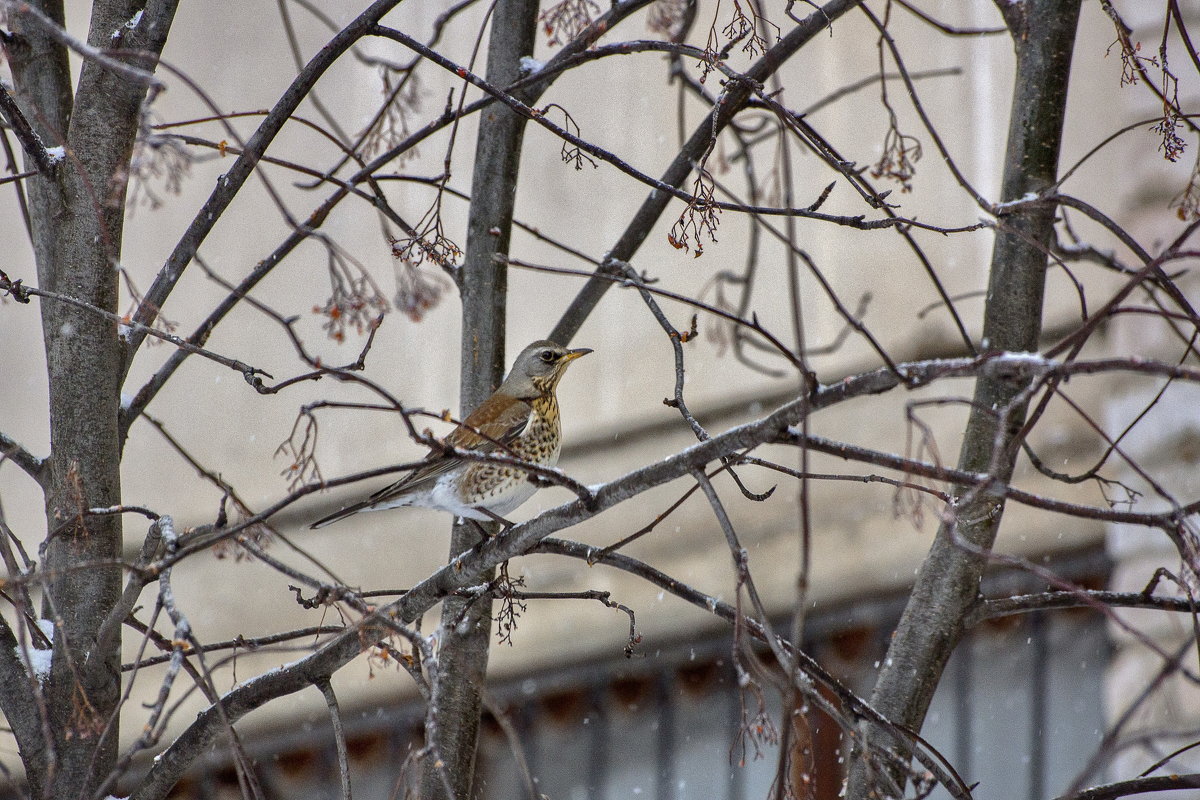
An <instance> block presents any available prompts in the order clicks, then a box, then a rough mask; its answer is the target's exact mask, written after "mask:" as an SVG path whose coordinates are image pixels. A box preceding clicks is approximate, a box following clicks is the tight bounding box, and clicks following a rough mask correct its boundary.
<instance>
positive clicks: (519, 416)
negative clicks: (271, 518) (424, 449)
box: [311, 395, 533, 528]
mask: <svg viewBox="0 0 1200 800" xmlns="http://www.w3.org/2000/svg"><path fill="white" fill-rule="evenodd" d="M532 412H533V406H531V405H530V404H529V403H527V402H525V401H524V400H518V399H516V398H514V397H510V396H507V395H492V396H491V397H489V398H488V399H487V400H485V401H484V402H483V405H481V406H480V407H479V408H477V409H475V411H473V412H472V413H471V415H470V416H469V417H467V419H466V420H465V422H464V424H463V425H460V426H459V427H457V428H455V429H454V431H452V432H451V433H450V435H449V436H447V437H446V444H448V445H450V446H451V447H456V448H459V449H462V450H476V451H479V452H483V453H487V452H491V451H493V450H497V449H499V447H498V446H497V443H499V445H501V446H507V445H508V444H509V443H511V442H512V441H513V440H514V439H516V438H517V437H518V436H520V435H521V432H522V431H524V430H525V428H526V426H528V425H529V419H530V416H531V415H532ZM476 431H478V433H477V432H476ZM480 434H482V435H480ZM437 455H438V450H437V449H436V448H434V449H433V450H430V451H429V454H428V456H426V458H433V459H435V460H433V461H430V463H428V464H426V465H425V466H422V467H418V468H417V469H415V470H413V471H412V472H410V473H409V474H407V475H405V476H404V477H403V478H401V479H400V480H398V481H396V482H395V483H390V484H388V485H387V486H385V487H383V488H382V489H380V490H379V491H378V492H375V494H373V495H371V496H370V497H368V498H367V499H366V500H360V501H359V502H357V503H354V504H352V505H349V506H346V507H345V508H343V509H341V510H340V511H337V512H335V513H333V514H330V515H329V516H327V517H324V518H323V519H319V520H317V521H316V522H314V523H313V524H312V526H311V527H313V528H320V527H324V526H325V525H328V524H330V523H331V522H337V521H338V520H340V519H345V518H346V517H348V516H350V515H351V514H355V513H357V512H359V511H362V510H363V509H366V508H371V507H372V506H375V505H379V504H381V503H386V502H388V501H389V500H394V499H396V498H398V497H402V496H404V495H406V494H409V493H410V492H419V491H422V490H424V489H426V488H428V487H429V485H430V484H432V483H433V482H435V481H436V480H437V479H438V478H439V477H441V476H442V475H444V474H446V473H447V472H449V471H450V470H451V469H453V468H454V467H455V466H456V465H458V464H459V463H461V462H459V461H458V460H457V459H455V458H437Z"/></svg>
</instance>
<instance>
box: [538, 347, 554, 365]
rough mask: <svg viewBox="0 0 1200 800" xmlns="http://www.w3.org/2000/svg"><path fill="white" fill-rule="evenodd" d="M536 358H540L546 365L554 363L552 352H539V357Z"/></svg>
mask: <svg viewBox="0 0 1200 800" xmlns="http://www.w3.org/2000/svg"><path fill="white" fill-rule="evenodd" d="M538 357H539V358H541V359H542V361H545V362H546V363H547V364H549V363H550V362H552V361H554V351H553V350H543V351H542V352H541V355H539V356H538Z"/></svg>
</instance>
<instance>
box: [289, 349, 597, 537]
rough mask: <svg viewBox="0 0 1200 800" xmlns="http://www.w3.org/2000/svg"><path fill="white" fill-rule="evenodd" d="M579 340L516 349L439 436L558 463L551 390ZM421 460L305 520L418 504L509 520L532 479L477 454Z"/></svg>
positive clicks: (433, 453)
mask: <svg viewBox="0 0 1200 800" xmlns="http://www.w3.org/2000/svg"><path fill="white" fill-rule="evenodd" d="M591 352H592V350H591V349H589V348H587V347H579V348H575V349H568V348H566V347H563V346H561V345H558V344H555V343H554V342H551V341H548V340H546V339H541V340H539V341H536V342H534V343H533V344H531V345H529V346H528V347H526V348H525V349H524V350H522V351H521V354H520V355H518V356H517V358H516V360H515V361H514V362H513V366H512V370H511V371H509V373H508V376H507V377H506V378H505V379H504V382H503V383H501V384H500V387H499V388H498V389H496V391H495V392H493V393H492V395H491V396H490V397H488V399H487V400H484V401H483V403H482V404H480V406H479V407H478V408H476V409H475V410H474V411H472V412H471V413H470V415H468V416H467V418H466V419H465V420H463V421H462V422H461V423H459V425H458V427H456V428H455V429H454V430H453V431H452V432H451V433H450V434H449V435H448V436H447V437H446V439H445V443H446V444H447V445H449V446H450V447H452V448H454V449H456V450H473V451H475V452H478V453H498V454H504V455H510V456H515V457H516V458H519V459H521V460H522V461H529V462H532V463H534V464H538V465H540V466H544V467H552V466H554V465H555V464H557V463H558V454H559V451H560V450H561V447H562V428H561V427H560V425H559V413H558V398H557V397H556V395H555V390H556V389H557V388H558V382H559V380H560V379H561V378H562V376H563V373H564V372H566V369H567V366H568V365H569V364H570V363H571V362H572V361H574V360H575V359H577V358H580V357H581V356H585V355H587V354H588V353H591ZM426 460H427V462H428V463H426V464H424V465H422V466H420V467H418V468H416V469H415V470H413V471H412V472H410V473H409V474H407V475H405V476H404V477H403V478H401V479H400V480H398V481H396V482H395V483H392V484H390V485H389V486H386V487H384V488H383V489H380V490H379V491H378V492H375V493H374V494H372V495H371V496H370V497H368V498H367V499H365V500H362V501H359V502H357V503H353V504H351V505H348V506H346V507H345V508H343V509H341V510H339V511H336V512H334V513H333V514H330V515H329V516H327V517H322V518H321V519H319V520H317V521H316V522H314V523H312V525H310V526H309V527H311V528H322V527H324V526H326V525H329V524H331V523H334V522H337V521H338V520H342V519H345V518H346V517H349V516H352V515H354V514H357V513H359V512H360V511H379V510H382V509H385V508H399V507H402V506H421V507H424V508H436V509H440V510H442V511H448V512H450V513H452V514H454V515H455V516H456V517H462V518H464V519H470V520H476V521H489V520H490V521H497V522H501V523H503V524H504V526H505V527H509V526H511V524H512V523H510V522H508V520H506V519H504V517H505V515H506V514H508V513H509V512H511V511H512V510H513V509H515V508H516V507H517V506H519V505H521V504H522V503H524V502H525V501H526V500H528V499H529V498H530V497H532V496H533V494H534V492H536V491H537V490H538V485H537V484H536V483H534V481H533V480H532V477H533V476H531V475H530V474H529V472H528V470H524V469H521V468H520V467H515V466H511V465H508V464H499V463H495V462H488V461H478V460H472V459H466V458H462V457H461V456H457V455H450V454H447V453H446V452H445V451H444V450H442V449H440V448H437V447H435V448H433V449H431V450H430V451H429V455H428V456H427V457H426Z"/></svg>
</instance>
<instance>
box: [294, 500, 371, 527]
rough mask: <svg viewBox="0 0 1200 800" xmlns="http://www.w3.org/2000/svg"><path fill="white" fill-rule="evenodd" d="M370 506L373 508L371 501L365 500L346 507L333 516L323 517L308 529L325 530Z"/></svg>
mask: <svg viewBox="0 0 1200 800" xmlns="http://www.w3.org/2000/svg"><path fill="white" fill-rule="evenodd" d="M370 506H371V501H370V500H365V501H363V502H361V503H355V504H353V505H349V506H346V507H345V508H343V509H341V510H340V511H335V512H333V513H332V514H330V515H329V516H327V517H321V518H320V519H319V520H317V521H316V522H314V523H313V524H312V525H309V526H308V527H309V528H313V529H315V528H324V527H325V526H326V525H332V524H333V523H335V522H337V521H338V520H342V519H345V518H346V517H349V516H353V515H354V514H357V513H358V512H360V511H362V510H364V509H366V508H369V507H370Z"/></svg>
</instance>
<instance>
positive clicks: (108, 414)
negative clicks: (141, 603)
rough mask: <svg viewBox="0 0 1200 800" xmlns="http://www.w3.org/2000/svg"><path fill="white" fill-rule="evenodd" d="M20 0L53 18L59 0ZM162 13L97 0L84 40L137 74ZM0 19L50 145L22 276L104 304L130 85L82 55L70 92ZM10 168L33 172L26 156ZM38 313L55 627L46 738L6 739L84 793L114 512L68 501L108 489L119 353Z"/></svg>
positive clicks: (84, 326)
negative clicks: (121, 58) (123, 57)
mask: <svg viewBox="0 0 1200 800" xmlns="http://www.w3.org/2000/svg"><path fill="white" fill-rule="evenodd" d="M33 5H34V6H35V7H37V8H38V9H39V10H41V11H42V12H43V13H44V14H45V16H46V17H48V18H50V19H51V20H53V21H55V22H56V23H58V24H59V25H61V24H62V23H63V9H62V6H61V3H59V2H43V3H34V4H33ZM139 11H140V12H141V16H140V17H139V18H138V19H139V23H138V25H136V26H133V25H129V24H128V23H130V22H131V20H132V19H133V18H134V15H135V14H138V12H139ZM174 12H175V3H174V2H158V3H155V2H151V3H150V4H149V6H147V5H146V3H144V2H141V3H138V2H133V1H132V0H124V1H122V0H108V1H107V2H97V3H96V4H95V6H94V8H93V13H92V18H91V23H90V31H89V34H88V43H89V44H90V45H91V46H93V47H96V48H102V49H105V50H109V51H114V50H137V51H140V52H141V53H144V54H146V55H145V56H139V57H135V58H131V59H128V60H127V61H126V62H125V63H128V64H129V65H130V66H134V67H137V68H139V69H142V70H144V71H146V72H147V73H151V72H153V69H154V66H155V64H154V61H153V59H154V57H155V54H157V53H159V52H160V51H161V48H162V46H163V43H164V42H165V40H166V35H167V31H168V29H169V28H170V25H171V21H172V19H173V17H174ZM9 16H10V20H12V24H13V28H14V32H15V33H16V34H17V36H16V37H15V38H14V41H13V42H12V43H11V44H10V47H9V52H10V56H11V62H12V65H13V78H14V83H15V88H16V92H17V98H18V101H19V102H20V103H21V104H22V107H23V109H24V111H25V114H26V116H27V117H28V118H29V119H30V120H31V122H32V123H33V125H34V127H35V130H36V131H37V132H38V134H39V135H40V136H41V137H42V139H43V141H44V142H45V143H46V145H47V146H49V147H55V146H64V147H65V148H66V149H65V153H66V157H65V159H64V160H62V161H60V162H59V163H58V164H57V165H56V167H55V168H54V170H53V173H52V174H49V175H46V174H43V175H40V176H38V177H36V178H34V179H32V180H30V181H29V183H28V191H29V208H30V217H31V219H30V222H31V228H32V234H33V245H34V252H35V255H36V258H37V267H38V282H39V284H40V286H41V287H42V288H45V289H49V290H52V291H55V292H61V293H63V294H66V295H69V296H71V297H74V298H76V299H79V300H82V301H84V302H86V303H89V304H91V305H93V306H96V307H98V308H101V309H104V310H107V311H110V312H116V310H117V299H118V284H117V280H118V270H117V266H118V264H119V259H120V252H121V236H122V230H123V221H124V210H125V189H126V182H127V179H128V165H129V160H130V154H131V152H132V149H133V142H134V138H135V137H136V134H137V130H138V124H139V113H140V108H141V103H142V101H143V99H144V98H145V95H146V86H145V85H144V84H139V83H136V82H133V81H130V80H129V79H128V78H127V77H124V76H121V75H118V74H116V73H115V72H113V71H111V70H110V69H108V68H106V67H104V66H102V65H101V64H99V63H98V62H96V61H94V60H90V59H85V60H84V63H83V67H82V70H81V73H80V78H79V89H78V92H77V93H76V94H75V96H74V102H72V93H71V81H70V74H69V71H68V67H67V57H66V49H65V48H64V47H63V46H62V45H61V44H60V43H58V42H57V41H55V40H54V39H53V38H52V37H50V36H49V35H47V34H46V32H45V29H44V27H42V23H40V22H37V21H35V20H32V19H29V18H28V17H27V15H26V13H24V12H22V11H21V10H20V9H18V8H15V7H14V8H11V9H10V10H9ZM26 164H27V167H26V168H27V169H30V168H33V161H32V160H31V159H30V158H29V157H28V155H27V156H26ZM41 313H42V334H43V339H44V342H45V351H46V365H47V371H48V376H49V388H50V396H49V405H50V408H49V411H50V457H49V459H48V461H47V472H46V480H45V482H44V489H45V498H46V520H47V527H48V531H49V535H48V539H47V541H46V543H45V546H44V549H43V561H44V563H43V572H44V574H45V575H46V576H47V578H46V581H45V585H44V588H45V600H44V609H43V612H42V613H43V616H44V617H46V618H48V619H51V620H53V621H54V627H55V634H54V658H53V666H52V669H51V674H50V680H49V681H48V682H47V684H46V686H45V691H46V701H47V704H46V705H47V713H48V715H49V726H48V727H49V730H50V731H51V733H52V735H53V740H54V741H53V742H52V743H51V748H52V749H47V748H46V744H47V743H46V742H45V741H44V740H41V737H40V736H39V737H37V738H38V741H20V742H19V745H20V747H21V753H22V758H23V759H24V761H25V766H26V771H27V776H28V780H29V783H30V786H31V789H32V791H33V793H34V795H35V796H44V797H55V798H75V797H90V796H91V794H92V790H93V789H94V788H95V786H96V785H97V784H98V783H99V782H100V781H101V780H103V779H104V777H106V776H107V775H108V773H109V772H110V771H111V769H112V768H113V766H114V764H115V757H116V748H117V724H116V710H117V701H118V698H119V696H120V688H121V681H120V677H121V676H120V661H119V657H120V649H119V645H120V642H119V639H118V640H117V641H115V642H114V644H113V647H112V648H111V649H110V650H109V652H104V653H97V652H93V646H94V645H95V636H96V632H97V630H98V628H99V626H100V624H101V623H102V622H103V620H104V619H105V617H106V616H107V614H108V612H109V610H110V609H111V608H112V607H113V605H114V604H115V603H116V602H117V600H118V598H119V597H120V594H121V580H122V573H121V569H120V567H119V566H117V564H116V562H117V561H118V560H119V559H120V556H121V519H120V516H119V515H106V516H87V515H86V514H85V513H84V512H85V510H86V509H88V508H94V507H104V506H111V505H115V504H118V503H120V501H121V480H120V449H119V439H118V435H117V413H118V410H119V403H120V394H121V393H120V383H119V381H120V377H119V376H120V363H121V362H120V349H119V346H118V340H117V326H116V324H115V323H113V322H111V321H108V320H105V319H102V318H100V317H99V316H97V315H95V314H92V313H90V312H86V311H83V310H80V309H77V308H74V307H72V306H68V305H65V304H57V303H54V302H51V301H47V302H45V303H43V304H42V306H41ZM14 727H15V726H14Z"/></svg>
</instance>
